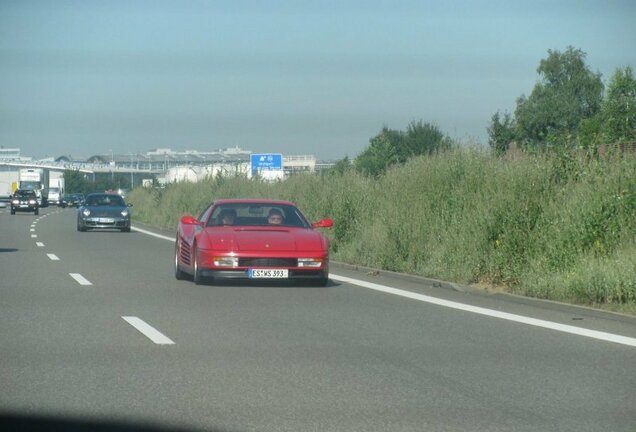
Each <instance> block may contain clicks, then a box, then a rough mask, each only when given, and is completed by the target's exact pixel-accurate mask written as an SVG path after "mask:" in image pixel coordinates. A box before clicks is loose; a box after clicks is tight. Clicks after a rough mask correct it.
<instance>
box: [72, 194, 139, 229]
mask: <svg viewBox="0 0 636 432" xmlns="http://www.w3.org/2000/svg"><path fill="white" fill-rule="evenodd" d="M130 207H132V204H126V203H125V202H124V199H123V198H122V197H120V196H119V195H113V194H107V193H91V194H88V195H86V198H85V199H84V201H83V203H82V204H81V205H80V206H79V207H78V209H77V230H78V231H82V232H83V231H86V230H89V229H118V230H120V231H122V232H130V212H131V210H130Z"/></svg>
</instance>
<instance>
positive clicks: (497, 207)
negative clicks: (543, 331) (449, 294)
mask: <svg viewBox="0 0 636 432" xmlns="http://www.w3.org/2000/svg"><path fill="white" fill-rule="evenodd" d="M219 197H268V198H282V199H289V200H291V201H294V202H296V203H297V204H298V205H299V206H300V207H301V208H302V209H303V210H304V212H305V213H306V214H307V216H308V217H309V218H310V219H312V220H316V219H319V218H321V217H325V216H329V217H332V218H334V220H335V226H334V228H333V229H332V230H330V231H328V235H329V236H330V237H331V240H332V258H333V259H335V260H339V261H345V262H349V263H354V264H359V265H366V266H370V267H377V268H382V269H388V270H395V271H400V272H407V273H412V274H417V275H423V276H428V277H433V278H437V279H443V280H448V281H454V282H458V283H464V284H488V285H497V286H501V287H504V288H505V289H507V290H509V291H511V292H515V293H520V294H525V295H531V296H537V297H542V298H549V299H556V300H567V301H572V302H579V303H585V304H593V303H600V304H603V303H614V304H636V158H635V157H634V156H633V155H623V156H617V157H614V158H604V159H594V158H589V157H587V156H586V155H577V154H561V155H554V154H551V155H548V154H537V155H525V156H524V157H522V158H520V159H518V160H506V159H501V158H497V157H495V156H492V155H491V154H490V153H488V152H485V151H481V150H474V149H454V150H451V151H448V152H444V153H439V154H437V155H432V156H427V157H420V158H416V159H412V160H411V161H409V162H408V163H407V164H406V165H404V166H400V167H397V168H394V169H392V170H389V171H388V172H387V173H386V174H385V175H383V176H382V177H380V178H378V179H372V178H368V177H365V176H362V175H360V174H358V173H356V172H355V171H353V170H351V171H347V172H345V173H343V174H325V175H322V176H320V175H300V176H295V177H292V178H290V179H288V180H286V181H284V182H278V183H271V184H270V183H264V182H259V181H250V180H247V179H244V178H227V179H218V178H217V179H209V180H206V181H203V182H199V183H196V184H192V183H182V184H176V185H171V186H169V187H167V188H166V189H165V190H163V191H155V190H143V189H137V190H135V191H133V192H132V193H131V194H130V195H129V200H130V201H132V202H134V204H135V207H134V209H135V217H136V218H137V219H138V220H142V221H144V222H147V223H150V224H153V225H157V226H162V227H175V226H176V223H177V220H178V217H179V216H180V215H181V214H183V213H191V214H194V215H198V213H199V212H200V211H201V210H202V209H203V208H204V207H205V206H206V205H207V204H208V203H209V202H210V201H211V200H212V199H214V198H219Z"/></svg>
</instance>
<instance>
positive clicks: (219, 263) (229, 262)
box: [212, 256, 239, 267]
mask: <svg viewBox="0 0 636 432" xmlns="http://www.w3.org/2000/svg"><path fill="white" fill-rule="evenodd" d="M212 262H213V263H214V266H215V267H238V262H239V259H238V257H228V256H223V257H214V258H212Z"/></svg>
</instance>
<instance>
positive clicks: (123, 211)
mask: <svg viewBox="0 0 636 432" xmlns="http://www.w3.org/2000/svg"><path fill="white" fill-rule="evenodd" d="M129 214H130V212H129V211H128V209H124V210H122V211H121V215H122V216H123V217H128V215H129Z"/></svg>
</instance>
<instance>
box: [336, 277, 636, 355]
mask: <svg viewBox="0 0 636 432" xmlns="http://www.w3.org/2000/svg"><path fill="white" fill-rule="evenodd" d="M329 277H330V278H332V279H334V280H337V281H341V282H346V283H350V284H352V285H358V286H361V287H364V288H368V289H372V290H375V291H380V292H384V293H388V294H393V295H397V296H400V297H406V298H409V299H412V300H418V301H422V302H426V303H430V304H435V305H438V306H444V307H447V308H451V309H457V310H462V311H466V312H471V313H474V314H478V315H485V316H489V317H492V318H499V319H504V320H507V321H514V322H518V323H522V324H527V325H531V326H535V327H543V328H547V329H551V330H557V331H560V332H563V333H570V334H575V335H579V336H585V337H589V338H593V339H600V340H603V341H607V342H615V343H618V344H622V345H628V346H633V347H636V338H631V337H627V336H620V335H615V334H612V333H606V332H601V331H597V330H588V329H584V328H581V327H575V326H571V325H567V324H559V323H555V322H552V321H545V320H540V319H536V318H530V317H526V316H523V315H516V314H511V313H508V312H500V311H496V310H493V309H487V308H482V307H479V306H470V305H467V304H463V303H458V302H454V301H450V300H443V299H439V298H436V297H431V296H427V295H423V294H417V293H414V292H410V291H404V290H401V289H397V288H392V287H388V286H385V285H380V284H376V283H372V282H365V281H361V280H357V279H353V278H349V277H345V276H339V275H333V274H330V275H329Z"/></svg>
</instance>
